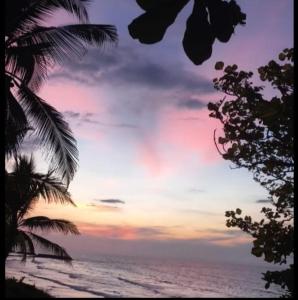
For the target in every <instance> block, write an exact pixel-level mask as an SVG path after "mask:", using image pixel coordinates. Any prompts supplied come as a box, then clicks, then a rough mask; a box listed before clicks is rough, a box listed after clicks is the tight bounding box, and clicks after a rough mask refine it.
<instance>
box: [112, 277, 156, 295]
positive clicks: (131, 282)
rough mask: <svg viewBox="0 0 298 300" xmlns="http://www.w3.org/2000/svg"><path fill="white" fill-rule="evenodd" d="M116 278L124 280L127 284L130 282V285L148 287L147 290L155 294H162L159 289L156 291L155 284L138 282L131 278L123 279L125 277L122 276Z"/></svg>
mask: <svg viewBox="0 0 298 300" xmlns="http://www.w3.org/2000/svg"><path fill="white" fill-rule="evenodd" d="M117 278H118V279H119V280H121V281H124V282H126V283H129V284H132V285H135V286H140V287H143V288H145V289H148V290H150V291H152V292H154V293H155V294H162V293H161V292H160V291H158V290H157V289H156V286H155V285H153V284H147V283H140V282H137V281H133V280H128V279H125V278H122V277H117Z"/></svg>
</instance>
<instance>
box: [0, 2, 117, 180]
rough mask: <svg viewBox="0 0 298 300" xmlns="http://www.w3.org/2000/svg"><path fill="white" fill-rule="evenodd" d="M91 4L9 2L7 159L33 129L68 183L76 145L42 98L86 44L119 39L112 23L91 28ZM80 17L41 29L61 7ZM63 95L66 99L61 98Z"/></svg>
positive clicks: (75, 164)
mask: <svg viewBox="0 0 298 300" xmlns="http://www.w3.org/2000/svg"><path fill="white" fill-rule="evenodd" d="M88 2H89V1H88V0H22V1H19V0H6V26H5V27H6V28H5V79H6V115H5V120H6V131H5V133H6V149H5V153H6V156H7V157H8V158H9V157H11V156H12V155H13V154H14V153H16V151H17V150H18V148H19V145H20V143H21V141H22V139H23V138H24V136H25V134H26V132H27V131H28V129H29V128H31V129H34V130H35V132H34V133H35V134H36V135H37V136H39V137H40V141H41V144H42V145H43V146H46V147H47V150H48V151H47V153H48V155H49V156H47V158H51V166H52V168H53V169H55V172H58V173H59V175H61V178H62V180H63V181H64V180H65V182H66V183H67V184H69V181H70V180H71V179H72V177H73V175H74V173H75V171H76V167H77V159H78V151H77V148H76V141H75V139H74V137H73V135H72V132H71V130H70V128H69V126H68V124H67V123H66V122H65V121H64V119H63V115H62V114H61V113H59V112H58V111H57V110H56V109H55V108H54V107H52V106H51V105H49V104H47V103H46V101H44V100H43V99H41V98H40V97H39V96H37V94H36V92H37V91H38V89H39V87H40V85H41V83H42V82H43V80H44V79H45V78H46V77H47V74H48V71H49V69H50V68H52V67H53V66H54V65H55V64H62V63H63V62H64V61H65V60H70V59H74V58H77V57H82V55H83V54H84V53H85V51H86V47H87V45H94V46H97V47H102V46H104V45H105V44H106V43H109V42H111V43H115V42H116V41H117V33H116V28H115V27H114V26H112V25H100V24H90V23H89V21H88V13H87V10H86V3H88ZM61 8H62V9H64V10H66V11H67V12H69V13H71V14H72V15H74V16H76V17H77V19H78V22H79V24H74V25H65V26H60V27H53V26H51V27H46V26H43V25H41V21H43V20H44V19H45V17H48V16H51V15H52V14H53V13H54V12H55V11H56V10H57V9H61ZM62 96H63V95H62Z"/></svg>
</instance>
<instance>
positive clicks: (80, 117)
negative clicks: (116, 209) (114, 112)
mask: <svg viewBox="0 0 298 300" xmlns="http://www.w3.org/2000/svg"><path fill="white" fill-rule="evenodd" d="M63 114H64V115H65V116H66V117H67V118H69V119H72V120H76V121H79V124H81V123H89V124H97V125H99V126H104V127H116V128H117V127H118V128H131V129H135V128H138V126H136V125H134V124H129V123H108V122H101V121H98V120H96V119H95V118H98V116H97V115H96V114H93V113H80V112H75V111H64V112H63Z"/></svg>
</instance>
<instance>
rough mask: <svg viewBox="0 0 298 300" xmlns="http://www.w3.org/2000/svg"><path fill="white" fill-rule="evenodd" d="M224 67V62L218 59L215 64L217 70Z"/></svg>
mask: <svg viewBox="0 0 298 300" xmlns="http://www.w3.org/2000/svg"><path fill="white" fill-rule="evenodd" d="M223 68H224V63H223V62H222V61H218V62H217V63H216V64H215V70H222V69H223Z"/></svg>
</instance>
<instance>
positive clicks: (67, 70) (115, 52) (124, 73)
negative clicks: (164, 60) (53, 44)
mask: <svg viewBox="0 0 298 300" xmlns="http://www.w3.org/2000/svg"><path fill="white" fill-rule="evenodd" d="M50 78H52V79H59V80H61V79H65V78H66V79H67V80H72V81H76V82H79V83H84V84H86V85H91V86H92V85H98V84H99V83H100V82H101V83H111V84H113V85H115V84H116V83H118V84H124V85H127V84H137V85H139V86H145V87H148V88H156V89H165V88H171V89H175V90H184V91H189V90H192V91H193V92H194V91H196V92H199V91H200V92H213V91H214V88H213V85H212V83H211V81H210V80H209V79H207V78H204V77H202V76H200V75H198V74H194V73H192V72H190V71H188V70H185V69H183V68H182V67H181V66H180V65H178V64H177V63H175V64H174V63H173V64H171V65H167V66H166V67H165V66H163V65H162V64H157V63H154V62H152V61H151V60H150V59H148V58H145V57H144V54H141V53H140V54H139V53H137V52H136V50H135V49H133V48H130V47H124V46H121V47H117V48H114V49H112V51H109V52H101V53H100V52H98V50H96V49H92V50H90V51H88V54H87V55H86V56H85V57H84V59H83V60H81V61H79V62H76V63H74V62H72V63H68V64H65V67H64V68H63V70H60V71H56V72H54V73H53V74H51V75H50Z"/></svg>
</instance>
